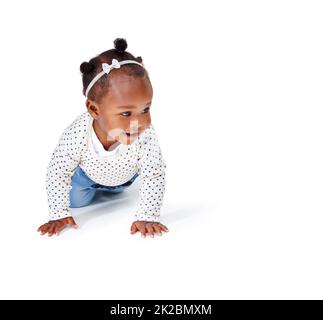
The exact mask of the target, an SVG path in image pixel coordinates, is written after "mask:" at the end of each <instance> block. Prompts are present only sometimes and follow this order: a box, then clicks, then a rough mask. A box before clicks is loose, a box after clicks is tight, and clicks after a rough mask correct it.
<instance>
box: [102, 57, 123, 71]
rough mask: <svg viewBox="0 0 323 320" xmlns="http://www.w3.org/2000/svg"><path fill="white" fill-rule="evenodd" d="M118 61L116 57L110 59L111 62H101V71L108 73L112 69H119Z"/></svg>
mask: <svg viewBox="0 0 323 320" xmlns="http://www.w3.org/2000/svg"><path fill="white" fill-rule="evenodd" d="M119 68H120V63H119V61H118V60H117V59H112V63H111V64H108V63H102V69H103V71H104V72H105V73H106V74H108V73H109V72H110V71H111V70H112V69H119Z"/></svg>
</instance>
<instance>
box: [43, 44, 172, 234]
mask: <svg viewBox="0 0 323 320" xmlns="http://www.w3.org/2000/svg"><path fill="white" fill-rule="evenodd" d="M114 47H115V48H114V49H111V50H108V51H105V52H103V53H101V54H99V55H98V56H96V57H94V58H92V59H91V60H90V61H89V62H83V63H82V64H81V65H80V70H81V73H82V80H83V94H84V95H85V97H86V107H87V111H86V112H85V113H83V114H81V115H79V116H78V117H77V118H76V119H75V120H74V121H73V122H72V123H71V124H70V125H69V126H68V127H67V128H66V129H65V130H64V132H63V134H62V135H61V137H60V139H59V142H58V144H57V146H56V148H55V149H54V151H53V153H52V156H51V160H50V163H49V165H48V167H47V175H46V191H47V198H48V206H49V217H50V218H49V222H47V223H45V224H43V225H41V226H40V227H39V228H38V231H39V232H40V233H41V234H42V235H44V234H46V233H47V234H48V236H52V235H53V234H56V235H58V234H59V233H60V231H61V230H62V229H64V228H65V227H66V226H71V227H74V228H76V227H77V224H76V223H75V221H74V219H73V217H72V213H71V209H70V208H78V207H83V206H86V205H88V204H90V203H91V202H92V200H93V198H94V196H95V194H96V192H97V190H102V191H104V192H112V193H118V192H122V191H123V190H125V189H126V188H128V187H129V186H130V185H131V184H132V183H133V181H134V180H135V179H136V178H137V177H140V189H139V192H140V197H139V203H138V207H137V210H136V212H135V221H134V222H133V223H132V225H131V228H130V232H131V234H134V233H136V232H137V231H139V232H140V233H141V235H142V236H143V237H145V236H146V234H149V235H150V236H151V237H153V236H154V233H156V234H158V235H161V234H162V231H164V232H167V231H168V229H167V227H166V226H164V225H163V224H161V223H160V222H159V216H160V209H161V206H162V201H163V197H164V191H165V168H166V163H165V161H164V159H163V157H162V153H161V149H160V146H159V144H158V139H157V136H156V132H155V130H154V127H153V125H152V124H151V117H150V107H151V103H152V97H153V89H152V86H151V83H150V80H149V76H148V72H147V70H146V69H145V68H144V65H143V63H142V59H141V57H137V58H135V57H134V56H133V55H132V54H130V53H129V52H127V51H125V50H126V48H127V42H126V40H125V39H122V38H117V39H115V40H114Z"/></svg>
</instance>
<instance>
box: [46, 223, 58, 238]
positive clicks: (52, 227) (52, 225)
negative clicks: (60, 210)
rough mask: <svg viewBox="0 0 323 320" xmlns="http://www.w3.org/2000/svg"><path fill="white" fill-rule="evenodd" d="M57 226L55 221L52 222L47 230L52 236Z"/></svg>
mask: <svg viewBox="0 0 323 320" xmlns="http://www.w3.org/2000/svg"><path fill="white" fill-rule="evenodd" d="M55 226H56V223H55V222H54V223H51V224H50V227H49V229H48V230H47V232H48V236H49V237H51V236H52V235H53V233H54V228H55Z"/></svg>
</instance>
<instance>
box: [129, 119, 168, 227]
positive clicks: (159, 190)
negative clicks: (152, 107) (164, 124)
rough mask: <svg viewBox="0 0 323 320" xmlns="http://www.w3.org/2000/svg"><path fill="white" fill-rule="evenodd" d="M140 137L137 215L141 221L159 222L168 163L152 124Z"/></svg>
mask: <svg viewBox="0 0 323 320" xmlns="http://www.w3.org/2000/svg"><path fill="white" fill-rule="evenodd" d="M139 139H140V142H139V159H138V164H139V177H140V189H139V193H140V196H139V204H138V208H137V210H136V213H135V217H136V219H137V220H140V221H152V222H159V218H160V209H161V206H162V202H163V198H164V192H165V169H166V163H165V161H164V159H163V156H162V152H161V148H160V145H159V143H158V138H157V134H156V132H155V130H154V127H153V126H152V125H151V126H150V127H149V128H147V129H146V130H145V132H143V133H142V136H141V137H140V138H139Z"/></svg>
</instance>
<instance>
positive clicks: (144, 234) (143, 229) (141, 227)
mask: <svg viewBox="0 0 323 320" xmlns="http://www.w3.org/2000/svg"><path fill="white" fill-rule="evenodd" d="M139 231H140V232H141V236H142V237H146V227H145V226H140V227H139Z"/></svg>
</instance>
